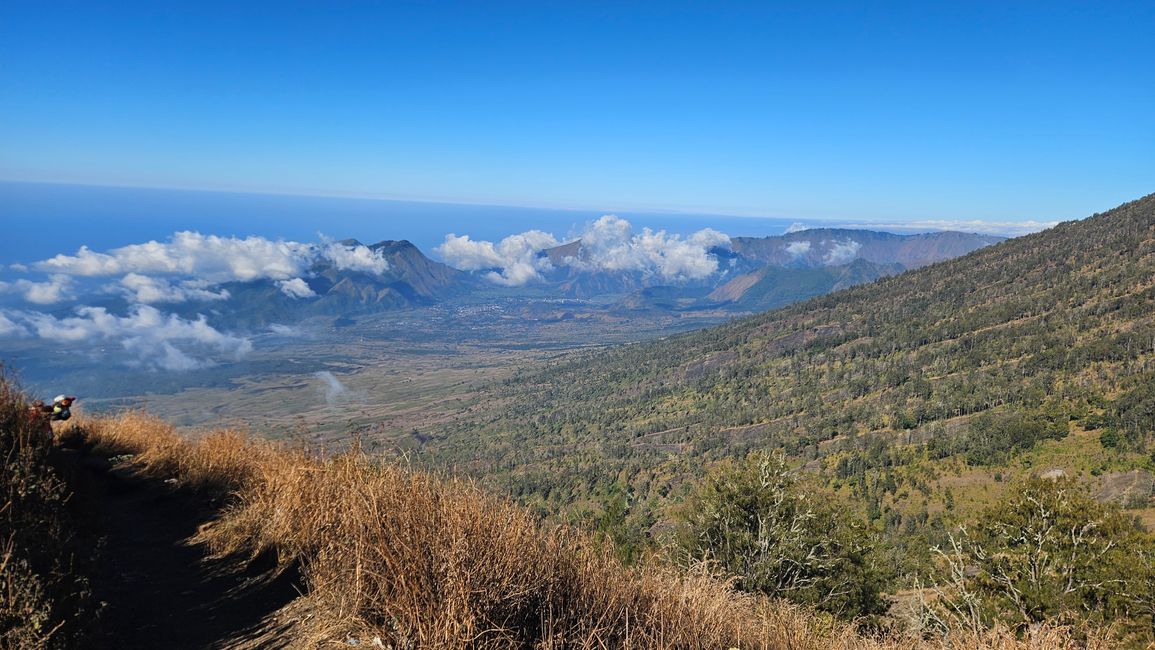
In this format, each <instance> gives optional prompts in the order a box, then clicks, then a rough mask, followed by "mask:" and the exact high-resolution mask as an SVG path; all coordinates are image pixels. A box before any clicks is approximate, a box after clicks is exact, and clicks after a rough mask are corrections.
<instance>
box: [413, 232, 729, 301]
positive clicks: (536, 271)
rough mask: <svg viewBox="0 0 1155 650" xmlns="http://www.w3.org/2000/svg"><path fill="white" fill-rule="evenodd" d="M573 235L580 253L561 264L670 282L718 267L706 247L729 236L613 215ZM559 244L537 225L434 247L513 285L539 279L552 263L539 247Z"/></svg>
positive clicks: (453, 238)
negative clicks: (675, 230) (674, 230)
mask: <svg viewBox="0 0 1155 650" xmlns="http://www.w3.org/2000/svg"><path fill="white" fill-rule="evenodd" d="M578 238H579V239H580V240H581V248H580V252H579V253H578V254H577V255H576V256H573V257H566V258H564V259H563V260H561V262H560V263H561V264H563V265H565V266H570V267H573V268H577V269H581V270H587V271H619V272H640V273H643V274H645V275H656V276H660V277H661V278H662V279H664V280H669V281H683V280H692V279H700V278H704V277H707V276H709V275H711V274H713V273H715V272H717V270H718V261H717V259H716V258H715V257H714V256H712V255H710V249H712V248H716V247H723V248H728V247H729V246H730V237H729V236H728V235H725V234H723V233H720V232H718V231H716V230H712V229H709V228H707V229H704V230H699V231H698V232H695V233H693V234H692V235H690V236H689V237H686V238H682V236H681V235H676V234H667V233H666V232H665V231H664V230H659V231H653V230H650V229H649V228H644V229H642V232H640V233H635V232H634V231H633V226H632V225H631V224H630V222H628V221H626V220H625V219H621V218H619V217H616V216H614V215H606V216H603V217H601V218H600V219H598V220H596V221H594V222H593V223H590V224H588V225H587V226H586V227H585V229H584V230H583V231H582V232H581V233H580V235H578ZM559 244H560V242H559V241H558V239H557V238H556V237H554V236H553V235H551V234H549V233H545V232H542V231H540V230H530V231H527V232H524V233H521V234H519V235H512V236H510V237H506V238H505V239H503V240H501V241H500V242H499V243H497V244H494V243H492V242H488V241H476V240H473V239H470V238H469V236H468V235H462V236H458V235H456V234H452V233H451V234H449V235H447V236H446V237H445V242H444V243H443V244H441V246H438V247H437V248H436V249H435V250H436V252H437V253H438V254H439V255H441V257H442V259H444V260H445V262H446V263H447V264H449V265H451V266H455V267H457V268H459V269H463V270H466V271H480V270H486V269H493V270H491V271H490V273H488V274H487V276H486V277H487V278H488V279H489V280H491V281H493V282H496V283H498V284H504V285H508V286H518V285H522V284H525V283H527V282H530V281H533V280H538V279H540V278H541V274H542V273H543V272H545V271H549V270H551V269H552V268H553V262H551V261H550V259H549V258H548V257H546V256H545V255H543V254H542V251H544V250H545V249H547V248H553V247H555V246H558V245H559Z"/></svg>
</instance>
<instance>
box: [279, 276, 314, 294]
mask: <svg viewBox="0 0 1155 650" xmlns="http://www.w3.org/2000/svg"><path fill="white" fill-rule="evenodd" d="M277 288H278V289H280V290H281V293H283V294H285V295H286V296H288V297H290V298H313V297H315V296H316V295H317V292H315V291H313V289H312V288H311V287H309V285H308V284H306V283H305V281H304V280H302V279H301V278H293V279H292V280H280V281H278V282H277Z"/></svg>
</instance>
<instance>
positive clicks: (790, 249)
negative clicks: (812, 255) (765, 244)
mask: <svg viewBox="0 0 1155 650" xmlns="http://www.w3.org/2000/svg"><path fill="white" fill-rule="evenodd" d="M786 252H787V253H789V254H790V256H791V257H795V258H798V257H802V256H803V255H805V254H807V253H809V252H810V242H808V241H792V242H790V243H789V244H786Z"/></svg>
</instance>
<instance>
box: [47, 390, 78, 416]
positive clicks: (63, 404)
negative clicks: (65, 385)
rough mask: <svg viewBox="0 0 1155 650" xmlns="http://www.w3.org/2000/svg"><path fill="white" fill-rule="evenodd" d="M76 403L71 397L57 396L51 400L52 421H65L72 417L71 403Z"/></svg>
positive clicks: (74, 398) (73, 397)
mask: <svg viewBox="0 0 1155 650" xmlns="http://www.w3.org/2000/svg"><path fill="white" fill-rule="evenodd" d="M75 401H76V397H75V396H73V395H57V396H56V398H55V399H53V400H52V421H53V422H56V421H58V420H67V419H68V418H70V417H72V411H71V408H72V403H73V402H75Z"/></svg>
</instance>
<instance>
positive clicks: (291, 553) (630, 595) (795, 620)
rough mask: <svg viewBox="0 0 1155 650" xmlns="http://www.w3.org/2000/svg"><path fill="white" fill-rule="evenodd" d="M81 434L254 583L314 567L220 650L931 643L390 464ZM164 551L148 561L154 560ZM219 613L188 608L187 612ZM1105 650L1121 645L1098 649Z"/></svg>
mask: <svg viewBox="0 0 1155 650" xmlns="http://www.w3.org/2000/svg"><path fill="white" fill-rule="evenodd" d="M80 430H81V431H82V432H83V435H84V436H85V439H86V440H87V442H88V443H89V444H90V445H92V446H94V448H95V449H96V451H97V452H98V453H103V454H113V453H115V454H117V456H116V458H117V460H118V461H119V462H122V463H127V466H131V468H134V471H135V475H136V476H137V477H138V480H146V481H147V480H152V481H155V482H156V483H157V484H158V485H169V486H175V488H173V489H175V490H177V491H178V492H181V493H184V494H194V495H200V496H201V497H202V498H206V499H209V501H207V502H208V503H216V504H218V508H220V509H221V510H220V512H219V515H218V516H217V517H216V518H215V519H213V520H212V521H210V522H209V523H207V524H205V525H203V526H202V527H201V528H200V530H199V532H197V534H196V535H195V536H194V538H193V539H192V540H190V541H191V542H192V543H193V544H194V545H195V546H194V548H200V549H203V550H204V551H207V552H210V554H211V555H212V556H213V557H215V558H217V559H218V560H221V559H224V558H234V559H239V560H241V562H240V563H239V565H240V566H243V565H244V564H245V562H244V560H245V559H246V558H259V557H267V556H269V555H270V554H271V555H273V556H275V557H276V558H277V559H278V561H279V564H280V565H281V566H282V567H286V568H288V567H297V568H299V570H300V575H301V578H302V591H303V594H302V595H301V597H300V598H298V599H296V600H295V601H294V602H292V603H289V604H288V605H286V606H284V607H283V608H281V609H280V611H278V612H276V613H274V614H271V615H269V616H267V617H265V619H264V620H263V621H256V620H254V621H250V623H251V625H249V626H248V628H247V629H246V630H245V631H244V633H243V634H236V635H227V636H225V637H221V638H217V639H213V640H211V641H206V646H211V647H234V648H249V647H300V648H314V647H327V646H329V645H346V646H367V647H393V648H400V647H409V648H513V647H517V648H562V647H565V648H605V647H615V648H726V647H741V648H767V649H777V648H784V649H785V648H790V649H799V650H803V649H808V648H814V649H818V648H824V649H825V648H835V649H837V648H860V649H862V650H884V649H885V650H889V649H892V648H900V647H909V645H910V643H911V642H912V641H913V640H914V639H912V638H905V637H899V636H893V635H891V636H878V637H869V636H863V635H861V634H859V633H858V632H856V631H855V629H854V628H853V627H852V626H849V625H846V624H843V623H839V622H836V621H833V620H831V619H829V618H828V617H825V616H823V615H820V614H817V613H815V612H813V611H812V610H808V609H806V608H802V607H798V606H795V605H791V604H788V603H782V602H777V601H771V600H767V599H765V598H760V597H755V596H750V595H744V594H740V593H737V592H735V591H734V590H733V589H732V588H731V586H730V584H729V583H728V582H726V581H723V580H719V579H717V578H716V577H714V576H713V575H711V572H710V571H709V569H708V567H706V566H704V565H700V566H698V567H696V568H693V569H691V570H689V571H686V570H682V569H677V568H673V567H672V566H671V565H667V564H666V563H664V562H663V561H661V560H660V559H659V558H656V557H655V558H651V559H649V560H647V561H646V562H644V563H641V564H639V565H638V566H635V567H625V566H623V565H622V564H621V563H619V562H618V561H617V560H616V559H615V558H614V557H613V554H612V553H611V552H610V549H609V548H607V547H606V546H605V545H604V544H603V543H601V542H598V541H596V540H595V539H593V538H591V537H589V536H586V535H585V534H583V533H580V532H577V531H575V530H574V529H572V528H569V527H565V526H556V525H551V524H548V523H545V522H542V521H540V520H538V519H537V518H536V517H534V516H533V515H531V514H530V513H529V512H528V511H526V510H525V509H522V508H520V507H518V506H515V505H512V504H510V503H509V502H506V501H503V500H501V499H497V498H494V497H492V496H489V495H487V494H485V493H483V492H481V491H480V490H478V489H477V488H476V487H474V486H473V485H471V484H469V483H466V482H461V481H457V480H452V479H442V478H438V477H435V476H432V475H429V474H425V473H421V472H416V471H413V470H410V469H407V468H404V467H399V466H395V465H378V464H374V463H371V462H369V459H367V458H366V457H365V456H364V455H363V454H361V453H360V452H359V451H357V450H353V451H351V452H348V453H345V454H343V455H340V456H337V457H331V458H324V457H320V456H318V455H317V454H310V453H306V452H305V451H303V450H300V449H290V448H284V447H278V446H275V445H273V444H271V443H268V442H259V441H250V440H247V439H246V438H245V437H244V436H243V435H242V434H240V433H238V432H235V431H214V432H208V433H206V434H204V435H202V436H200V437H199V438H198V439H196V440H190V439H187V438H183V437H181V436H180V435H178V434H177V433H175V432H174V430H173V429H172V428H171V427H169V426H168V425H166V424H165V423H163V422H161V421H159V420H155V419H153V418H149V417H146V416H141V415H127V416H122V417H118V418H109V419H99V420H90V421H88V422H85V423H82V424H81V426H80ZM125 459H127V460H125ZM127 466H124V465H122V467H127ZM125 507H130V506H128V505H127V504H126V505H125ZM167 516H169V517H179V516H180V515H179V514H171V513H170V514H169V515H167ZM163 543H164V544H169V543H171V542H169V541H165V542H163ZM149 544H150V542H149V541H147V540H146V541H144V542H142V543H140V545H139V547H138V551H137V552H139V553H141V554H149V553H150V549H149V548H148V546H149ZM169 568H171V569H172V570H178V569H179V567H169ZM150 570H151V571H153V572H155V573H162V572H164V571H166V570H168V568H166V567H153V566H152V564H151V563H148V562H144V563H141V565H140V567H138V568H137V571H138V572H143V573H142V574H141V575H139V576H137V578H138V579H140V580H143V581H148V580H149V579H159V578H160V576H157V575H152V574H149V573H148V572H149V571H150ZM194 596H195V594H194ZM213 604H214V603H199V604H198V603H193V602H189V601H188V598H187V594H186V598H184V599H183V600H181V601H179V602H178V603H173V606H180V607H189V608H200V609H204V610H206V611H212V609H213V608H212V607H211V605H213ZM215 604H216V605H218V606H219V605H220V603H215ZM162 609H163V606H162ZM186 619H188V617H187V616H182V617H178V618H176V619H174V620H186ZM207 624H208V621H207V619H206V625H207ZM1095 638H1097V637H1095ZM111 641H115V639H113V640H111ZM923 643H924V645H925V647H928V648H987V647H990V648H995V647H998V648H1006V649H1009V650H1013V649H1014V648H1018V647H1028V646H1027V645H1025V644H1028V643H1029V644H1034V645H1030V646H1029V647H1040V646H1039V645H1038V644H1042V645H1043V646H1045V647H1056V648H1068V647H1071V648H1073V647H1078V646H1081V645H1082V644H1083V642H1082V641H1079V639H1078V637H1077V636H1074V635H1072V634H1070V632H1069V631H1066V630H1063V629H1060V628H1052V627H1047V626H1043V627H1042V628H1040V629H1038V630H1036V631H1035V632H1034V633H1033V635H1032V637H1031V639H1030V640H1029V641H1019V640H1016V638H1015V636H1014V635H1013V634H1010V633H1009V632H1007V631H1006V630H1005V629H990V630H972V631H965V630H952V631H950V632H949V633H948V634H947V635H945V636H938V637H935V638H933V639H930V640H924V641H923ZM114 645H115V644H114ZM189 647H200V646H189ZM1090 647H1095V648H1099V647H1107V646H1106V645H1105V644H1104V643H1103V642H1101V641H1097V640H1094V638H1092V641H1091V645H1090Z"/></svg>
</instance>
